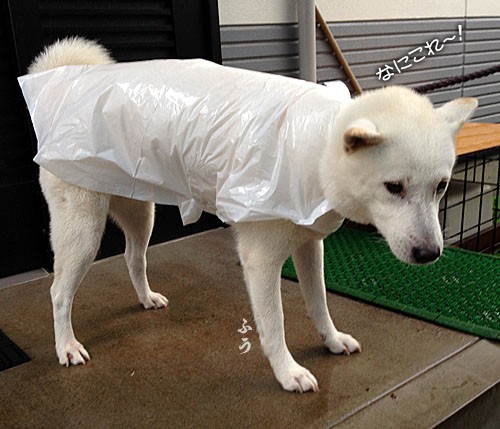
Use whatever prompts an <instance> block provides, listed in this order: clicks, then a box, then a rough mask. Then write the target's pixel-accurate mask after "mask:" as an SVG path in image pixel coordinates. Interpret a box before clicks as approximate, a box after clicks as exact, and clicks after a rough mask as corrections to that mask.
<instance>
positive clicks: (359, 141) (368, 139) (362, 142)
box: [344, 119, 382, 153]
mask: <svg viewBox="0 0 500 429" xmlns="http://www.w3.org/2000/svg"><path fill="white" fill-rule="evenodd" d="M381 141H382V136H381V135H380V134H379V132H378V131H377V127H376V126H375V124H374V123H373V122H371V121H369V120H368V119H358V120H357V121H354V122H353V123H352V124H351V125H350V126H349V128H348V129H347V131H346V132H345V133H344V150H345V151H346V152H347V153H350V152H355V151H357V150H359V149H362V148H365V147H368V146H374V145H377V144H379V143H380V142H381Z"/></svg>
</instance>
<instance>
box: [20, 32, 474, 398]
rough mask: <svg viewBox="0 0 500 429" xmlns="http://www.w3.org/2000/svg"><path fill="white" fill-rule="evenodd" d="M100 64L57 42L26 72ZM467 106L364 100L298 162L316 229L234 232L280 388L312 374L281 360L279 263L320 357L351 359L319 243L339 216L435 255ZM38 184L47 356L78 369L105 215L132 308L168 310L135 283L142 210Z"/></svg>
mask: <svg viewBox="0 0 500 429" xmlns="http://www.w3.org/2000/svg"><path fill="white" fill-rule="evenodd" d="M111 62H112V60H111V58H110V57H109V55H108V53H107V52H106V50H105V49H104V48H102V47H101V46H99V45H97V44H95V43H93V42H88V41H85V40H82V39H69V40H64V41H62V42H58V43H56V44H55V45H53V46H51V47H49V48H48V49H46V50H45V51H44V52H43V53H42V54H40V56H39V57H37V58H36V60H35V61H34V62H33V64H32V66H31V68H30V73H35V72H41V71H45V70H49V69H52V68H55V67H58V66H62V65H72V64H107V63H111ZM207 90H209V88H208V89H207ZM476 107H477V101H476V100H475V99H471V98H462V99H457V100H454V101H451V102H449V103H446V104H445V105H443V106H442V107H439V108H434V107H433V106H432V104H431V103H430V101H429V100H428V99H427V98H426V97H423V96H420V95H418V94H416V93H415V92H413V91H411V90H409V89H405V88H400V87H388V88H384V89H380V90H376V91H372V92H367V93H365V94H364V95H362V96H360V97H358V98H356V99H354V101H353V102H352V103H349V104H347V105H346V106H345V107H344V108H343V109H342V110H341V112H340V113H339V115H338V117H337V118H336V120H335V122H334V124H333V126H331V127H329V128H327V129H328V130H329V132H330V133H331V135H329V136H327V137H328V140H329V144H328V145H327V146H326V147H324V148H322V149H321V153H312V154H311V156H309V157H306V158H305V159H304V160H303V163H307V168H309V169H312V170H313V171H315V172H316V173H317V177H316V179H315V180H316V181H317V184H318V187H320V189H321V192H322V193H323V196H324V198H325V199H326V200H327V201H328V202H329V204H330V205H331V207H333V208H334V209H333V210H331V211H330V212H329V213H327V214H326V215H325V216H323V217H322V218H321V228H320V229H319V230H318V229H316V230H312V229H310V228H307V227H304V226H300V225H297V224H295V223H293V222H291V221H290V220H271V221H255V222H243V223H236V224H235V225H234V230H235V231H236V237H237V242H238V252H239V256H240V259H241V264H242V266H243V272H244V277H245V282H246V285H247V288H248V292H249V295H250V299H251V303H252V307H253V312H254V318H255V322H256V325H257V329H258V331H259V335H260V341H261V345H262V349H263V351H264V353H265V354H266V356H267V357H268V359H269V361H270V363H271V367H272V369H273V371H274V374H275V376H276V378H277V379H278V381H279V382H280V384H281V385H282V386H283V388H284V389H286V390H290V391H299V392H306V391H309V390H312V391H317V390H318V383H317V381H316V379H315V377H314V376H313V375H312V374H311V373H310V372H309V371H308V370H307V369H306V368H304V367H302V366H300V365H299V364H298V363H297V362H296V361H295V360H294V359H293V357H292V355H291V354H290V352H289V350H288V347H287V345H286V342H285V334H284V326H283V310H282V304H281V293H280V272H281V266H282V264H283V262H284V261H285V259H286V258H287V257H288V256H289V255H292V256H293V260H294V263H295V266H296V269H297V272H298V277H299V280H300V286H301V290H302V293H303V296H304V300H305V303H306V307H307V311H308V314H309V316H310V317H311V319H312V320H313V322H314V323H315V325H316V328H317V330H318V331H319V333H320V334H321V336H322V338H323V339H324V343H325V345H326V347H328V349H329V350H330V351H331V352H332V353H345V354H350V353H353V352H356V351H359V350H360V345H359V343H358V342H357V341H356V340H355V339H354V338H353V337H351V336H350V335H348V334H344V333H342V332H339V331H338V330H337V329H336V328H335V326H334V324H333V322H332V320H331V318H330V315H329V311H328V308H327V303H326V293H325V283H324V279H323V243H322V240H323V238H324V237H325V236H326V235H327V234H329V233H331V232H333V231H335V230H336V229H337V228H338V227H339V225H340V224H341V222H342V220H343V218H349V219H351V220H353V221H356V222H359V223H363V224H368V223H371V224H373V225H375V226H376V227H377V228H378V230H379V231H380V232H381V233H382V235H383V236H384V237H385V239H386V240H387V242H388V244H389V246H390V248H391V250H392V252H393V253H394V254H395V255H396V257H398V258H399V259H400V260H402V261H404V262H406V263H411V264H423V263H429V262H432V261H434V260H436V259H437V258H438V257H439V256H440V255H441V251H442V247H443V239H442V235H441V229H440V226H439V222H438V204H439V201H440V199H441V197H442V196H443V194H444V192H445V190H446V187H447V184H448V182H449V180H450V176H451V172H452V167H453V165H454V162H455V147H454V136H455V134H456V132H457V131H458V130H459V128H460V126H461V124H462V123H463V122H464V121H466V120H467V119H468V118H469V117H470V116H471V114H472V112H473V111H474V109H475V108H476ZM302 167H303V166H301V165H295V166H290V168H292V169H293V168H296V169H300V168H302ZM40 182H41V185H42V189H43V193H44V195H45V198H46V199H47V202H48V205H49V209H50V216H51V241H52V247H53V250H54V258H55V260H54V282H53V284H52V287H51V296H52V302H53V311H54V327H55V341H56V351H57V355H58V357H59V362H60V363H61V364H63V365H66V366H68V365H70V364H71V365H78V364H84V363H85V362H86V360H88V359H90V357H89V353H88V352H87V351H86V350H85V348H84V347H83V346H82V344H80V343H79V342H78V341H77V340H76V338H75V336H74V333H73V328H72V325H71V308H72V302H73V297H74V294H75V292H76V290H77V288H78V286H79V284H80V283H81V281H82V279H83V277H84V276H85V274H86V272H87V270H88V268H89V266H90V264H91V263H92V261H93V260H94V258H95V256H96V252H97V250H98V247H99V243H100V240H101V236H102V233H103V230H104V226H105V222H106V217H107V216H108V215H109V216H111V218H113V219H114V220H115V221H116V223H117V224H118V225H119V226H120V227H121V228H122V229H123V231H124V233H125V237H126V251H125V260H126V262H127V266H128V269H129V273H130V277H131V279H132V282H133V285H134V287H135V290H136V292H137V295H138V297H139V300H140V302H141V303H142V304H143V305H144V307H145V308H160V307H165V306H166V305H167V304H168V301H167V299H166V298H165V297H164V296H162V295H161V294H159V293H155V292H153V291H151V289H150V287H149V284H148V280H147V277H146V256H145V255H146V249H147V245H148V241H149V237H150V234H151V230H152V227H153V218H154V206H153V203H147V202H142V201H136V200H131V199H128V198H124V197H118V196H114V195H109V194H103V193H98V192H94V191H90V190H87V189H84V188H82V187H78V186H75V185H71V184H69V183H67V182H65V181H63V180H61V179H59V178H58V177H56V176H55V175H53V174H52V173H49V172H48V171H46V170H45V169H43V168H42V169H41V171H40Z"/></svg>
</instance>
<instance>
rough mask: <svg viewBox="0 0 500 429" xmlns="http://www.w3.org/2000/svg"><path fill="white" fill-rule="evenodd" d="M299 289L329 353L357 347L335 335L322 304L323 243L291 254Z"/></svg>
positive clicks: (309, 243) (313, 243)
mask: <svg viewBox="0 0 500 429" xmlns="http://www.w3.org/2000/svg"><path fill="white" fill-rule="evenodd" d="M293 262H294V265H295V269H296V270H297V276H298V278H299V283H300V288H301V290H302V295H303V297H304V300H305V302H306V308H307V313H308V315H309V317H310V318H311V319H312V321H313V322H314V324H315V326H316V329H317V330H318V332H319V333H320V334H321V337H322V338H323V340H324V342H325V345H326V346H327V347H328V348H329V350H330V351H331V352H332V353H344V354H347V355H348V354H350V353H352V352H355V351H360V350H361V346H360V345H359V343H358V342H357V341H356V340H355V339H354V338H353V337H351V336H350V335H349V334H344V333H342V332H339V331H337V329H336V328H335V325H334V324H333V322H332V319H331V317H330V313H329V311H328V306H327V303H326V287H325V280H324V274H323V272H324V270H323V264H324V263H323V241H322V240H309V241H307V242H306V243H304V244H303V245H301V246H300V247H298V248H297V249H296V250H295V251H294V252H293Z"/></svg>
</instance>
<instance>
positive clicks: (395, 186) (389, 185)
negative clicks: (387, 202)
mask: <svg viewBox="0 0 500 429" xmlns="http://www.w3.org/2000/svg"><path fill="white" fill-rule="evenodd" d="M384 185H385V188H386V189H387V190H388V191H389V192H390V193H391V194H393V195H401V194H402V193H403V189H404V188H403V184H402V183H401V182H385V183H384Z"/></svg>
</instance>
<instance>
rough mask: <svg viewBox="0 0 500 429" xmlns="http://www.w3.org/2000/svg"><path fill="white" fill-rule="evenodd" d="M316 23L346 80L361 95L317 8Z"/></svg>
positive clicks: (355, 79) (348, 66) (354, 78)
mask: <svg viewBox="0 0 500 429" xmlns="http://www.w3.org/2000/svg"><path fill="white" fill-rule="evenodd" d="M316 21H317V22H318V23H319V25H320V27H321V30H322V31H323V34H324V35H325V37H326V38H327V40H328V43H329V45H330V47H331V48H332V50H333V52H334V54H335V56H336V57H337V59H338V60H339V63H340V66H341V67H342V69H343V70H344V73H345V74H346V76H347V78H348V79H349V81H350V82H351V84H352V86H353V88H354V91H356V93H357V94H361V93H362V92H363V89H362V88H361V85H360V84H359V82H358V79H357V78H356V76H355V75H354V73H353V71H352V69H351V66H350V65H349V63H348V62H347V60H346V59H345V57H344V54H343V53H342V50H341V49H340V46H339V45H338V43H337V41H336V40H335V38H334V37H333V34H332V32H331V31H330V29H329V28H328V24H327V23H326V22H325V20H324V19H323V16H322V15H321V12H320V10H319V8H318V6H316Z"/></svg>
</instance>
